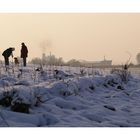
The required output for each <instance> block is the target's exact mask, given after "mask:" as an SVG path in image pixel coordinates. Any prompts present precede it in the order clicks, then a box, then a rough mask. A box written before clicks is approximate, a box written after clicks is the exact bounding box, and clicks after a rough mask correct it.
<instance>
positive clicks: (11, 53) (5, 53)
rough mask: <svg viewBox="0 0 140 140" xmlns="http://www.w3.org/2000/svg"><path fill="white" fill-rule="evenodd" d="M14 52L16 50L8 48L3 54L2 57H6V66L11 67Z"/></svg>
mask: <svg viewBox="0 0 140 140" xmlns="http://www.w3.org/2000/svg"><path fill="white" fill-rule="evenodd" d="M14 50H15V48H8V49H6V50H5V51H4V52H3V53H2V55H3V56H4V60H5V66H9V57H10V56H12V57H13V51H14Z"/></svg>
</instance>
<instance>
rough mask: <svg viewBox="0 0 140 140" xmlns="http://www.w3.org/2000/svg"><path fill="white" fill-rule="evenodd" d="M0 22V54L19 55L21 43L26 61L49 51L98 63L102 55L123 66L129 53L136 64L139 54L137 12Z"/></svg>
mask: <svg viewBox="0 0 140 140" xmlns="http://www.w3.org/2000/svg"><path fill="white" fill-rule="evenodd" d="M0 22H1V24H0V37H1V41H0V46H1V47H0V52H1V53H2V52H3V51H4V50H5V49H7V48H9V47H15V49H16V50H15V52H14V55H15V56H20V49H21V42H25V44H26V45H27V47H28V49H29V58H28V60H31V59H32V58H33V57H41V56H42V53H46V55H49V54H50V52H51V53H52V54H54V55H55V56H56V57H63V59H64V61H68V60H70V59H77V60H87V61H100V60H103V59H104V56H105V57H106V59H111V60H112V61H113V64H124V63H125V62H126V61H127V60H128V58H129V55H130V54H131V55H132V59H131V60H132V62H133V63H136V55H137V53H139V52H140V39H139V38H140V14H138V13H137V14H136V13H133V14H132V13H116V14H115V13H112V14H111V13H108V14H107V13H100V14H99V13H79V14H78V13H70V14H68V13H66V14H64V13H62V14H61V13H56V14H54V13H53V14H51V13H44V14H43V13H40V14H39V13H38V14H37V13H34V14H31V13H26V14H25V13H24V14H21V13H20V14H18V13H9V14H8V13H7V14H2V13H1V14H0ZM44 46H46V47H44ZM0 59H3V58H2V55H1V56H0Z"/></svg>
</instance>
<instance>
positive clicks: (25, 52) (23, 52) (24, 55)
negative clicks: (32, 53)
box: [21, 43, 28, 67]
mask: <svg viewBox="0 0 140 140" xmlns="http://www.w3.org/2000/svg"><path fill="white" fill-rule="evenodd" d="M27 57H28V49H27V47H26V45H25V44H24V43H21V58H23V66H24V67H26V58H27Z"/></svg>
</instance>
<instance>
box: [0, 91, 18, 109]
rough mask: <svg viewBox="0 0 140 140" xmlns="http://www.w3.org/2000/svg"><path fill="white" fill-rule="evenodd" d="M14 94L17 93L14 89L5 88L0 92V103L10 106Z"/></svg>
mask: <svg viewBox="0 0 140 140" xmlns="http://www.w3.org/2000/svg"><path fill="white" fill-rule="evenodd" d="M14 94H15V90H14V89H10V88H9V89H4V91H2V92H1V93H0V105H2V106H5V107H8V106H10V105H11V102H12V98H13V96H14Z"/></svg>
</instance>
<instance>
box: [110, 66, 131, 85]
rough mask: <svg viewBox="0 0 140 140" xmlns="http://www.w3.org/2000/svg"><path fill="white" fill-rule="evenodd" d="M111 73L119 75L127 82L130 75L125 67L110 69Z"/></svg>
mask: <svg viewBox="0 0 140 140" xmlns="http://www.w3.org/2000/svg"><path fill="white" fill-rule="evenodd" d="M111 74H116V75H117V76H119V77H120V79H121V80H122V82H124V83H127V82H128V81H129V80H130V78H131V77H132V76H131V73H130V72H129V71H128V70H126V69H122V70H120V69H112V70H111Z"/></svg>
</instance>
